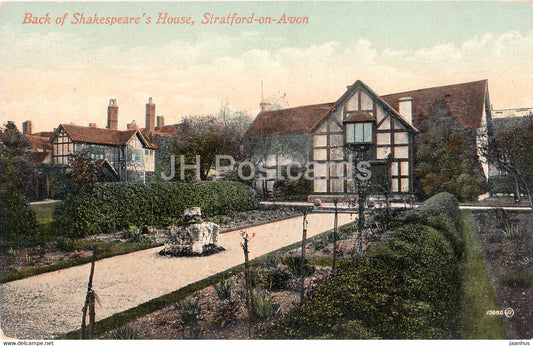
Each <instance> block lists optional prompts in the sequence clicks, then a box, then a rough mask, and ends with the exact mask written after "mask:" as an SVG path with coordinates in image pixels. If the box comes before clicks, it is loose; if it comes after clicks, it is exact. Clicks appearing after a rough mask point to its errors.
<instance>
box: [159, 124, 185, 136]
mask: <svg viewBox="0 0 533 346" xmlns="http://www.w3.org/2000/svg"><path fill="white" fill-rule="evenodd" d="M179 127H180V124H173V125H165V126H161V127H156V128H155V131H154V132H155V134H156V135H160V136H173V135H174V134H175V133H176V131H178V129H179Z"/></svg>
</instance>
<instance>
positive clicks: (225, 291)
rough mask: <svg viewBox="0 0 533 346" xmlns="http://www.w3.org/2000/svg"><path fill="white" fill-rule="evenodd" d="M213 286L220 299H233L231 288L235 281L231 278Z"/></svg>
mask: <svg viewBox="0 0 533 346" xmlns="http://www.w3.org/2000/svg"><path fill="white" fill-rule="evenodd" d="M213 288H214V289H215V292H216V294H217V297H218V299H220V300H223V301H224V300H228V301H229V300H231V289H232V288H233V282H232V281H231V280H225V281H221V282H220V283H218V284H214V285H213Z"/></svg>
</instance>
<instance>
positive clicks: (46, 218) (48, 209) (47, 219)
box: [31, 202, 57, 225]
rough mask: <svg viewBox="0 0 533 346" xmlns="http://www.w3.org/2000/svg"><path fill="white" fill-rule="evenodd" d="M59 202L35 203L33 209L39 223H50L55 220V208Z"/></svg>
mask: <svg viewBox="0 0 533 346" xmlns="http://www.w3.org/2000/svg"><path fill="white" fill-rule="evenodd" d="M56 204H57V202H51V203H42V204H33V205H32V206H31V209H32V210H33V211H34V212H35V216H36V217H37V223H38V224H39V225H44V224H49V223H51V222H52V221H53V220H54V216H53V214H54V209H55V207H56Z"/></svg>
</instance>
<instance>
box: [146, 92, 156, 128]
mask: <svg viewBox="0 0 533 346" xmlns="http://www.w3.org/2000/svg"><path fill="white" fill-rule="evenodd" d="M154 129H155V103H153V102H152V98H151V97H149V98H148V103H147V104H146V131H147V132H148V133H150V132H154Z"/></svg>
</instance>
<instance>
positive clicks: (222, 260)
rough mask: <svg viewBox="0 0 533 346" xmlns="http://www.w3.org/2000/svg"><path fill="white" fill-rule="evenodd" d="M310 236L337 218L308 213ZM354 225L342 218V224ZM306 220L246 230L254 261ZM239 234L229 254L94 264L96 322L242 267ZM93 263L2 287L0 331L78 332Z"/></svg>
mask: <svg viewBox="0 0 533 346" xmlns="http://www.w3.org/2000/svg"><path fill="white" fill-rule="evenodd" d="M308 220H309V227H308V237H311V236H314V235H316V234H319V233H322V232H324V231H326V230H329V229H332V228H333V214H310V215H309V216H308ZM352 220H353V217H351V216H350V215H349V214H339V225H343V224H346V223H348V222H350V221H352ZM301 230H302V217H296V218H291V219H287V220H282V221H277V222H273V223H269V224H265V225H260V226H255V227H250V228H247V229H246V231H247V232H248V233H249V234H251V233H255V234H256V236H255V238H253V239H252V240H251V241H250V244H249V250H250V258H251V259H252V258H255V257H258V256H261V255H264V254H266V253H269V252H271V251H274V250H276V249H279V248H281V247H284V246H287V245H290V244H293V243H296V242H298V241H300V240H301ZM241 240H242V239H241V237H240V235H239V231H234V232H228V233H223V234H221V235H220V238H219V245H221V246H223V247H224V248H225V249H226V251H223V252H219V253H217V254H214V255H211V256H208V257H187V258H185V257H180V258H170V257H163V256H159V255H158V252H159V251H160V250H161V249H162V247H157V248H152V249H148V250H143V251H137V252H133V253H130V254H126V255H122V256H116V257H111V258H106V259H103V260H100V261H97V262H96V266H95V275H94V282H93V289H94V290H95V292H96V293H97V295H98V297H99V298H100V302H101V306H98V305H97V310H96V314H97V316H96V317H97V320H101V319H103V318H106V317H109V316H111V315H114V314H116V313H118V312H121V311H124V310H127V309H130V308H133V307H135V306H138V305H139V304H142V303H144V302H147V301H149V300H151V299H154V298H157V297H160V296H162V295H165V294H167V293H170V292H173V291H175V290H177V289H179V288H181V287H184V286H186V285H188V284H191V283H194V282H196V281H199V280H202V279H204V278H207V277H209V276H211V275H213V274H216V273H219V272H221V271H224V270H226V269H229V268H231V267H233V266H236V265H239V264H241V263H243V253H242V249H241V247H240V245H239V244H240V242H241ZM89 271H90V264H85V265H81V266H77V267H72V268H68V269H62V270H58V271H55V272H50V273H45V274H41V275H37V276H33V277H30V278H27V279H23V280H18V281H13V282H8V283H6V284H2V285H1V287H0V296H1V297H0V299H1V300H0V304H1V305H0V306H1V311H0V312H1V322H2V323H1V329H2V331H3V332H4V333H5V335H7V336H9V337H15V338H21V339H52V338H56V337H59V336H61V335H63V334H65V333H67V332H69V331H72V330H77V329H79V327H80V325H81V308H82V306H83V304H84V301H85V295H86V290H87V281H88V278H89Z"/></svg>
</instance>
